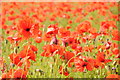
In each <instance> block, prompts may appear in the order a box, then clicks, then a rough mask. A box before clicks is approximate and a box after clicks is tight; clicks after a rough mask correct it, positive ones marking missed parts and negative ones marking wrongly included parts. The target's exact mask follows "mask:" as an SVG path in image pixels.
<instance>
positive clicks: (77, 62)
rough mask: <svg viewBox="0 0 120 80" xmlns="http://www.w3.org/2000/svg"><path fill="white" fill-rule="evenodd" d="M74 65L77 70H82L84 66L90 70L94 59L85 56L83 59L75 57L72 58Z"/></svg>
mask: <svg viewBox="0 0 120 80" xmlns="http://www.w3.org/2000/svg"><path fill="white" fill-rule="evenodd" d="M74 62H75V67H76V69H77V70H78V71H80V72H83V71H84V69H85V68H86V69H87V70H89V71H92V70H93V68H94V60H93V59H91V58H88V59H87V58H86V59H85V60H83V59H80V58H78V57H76V58H75V59H74Z"/></svg>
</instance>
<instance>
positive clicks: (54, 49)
mask: <svg viewBox="0 0 120 80" xmlns="http://www.w3.org/2000/svg"><path fill="white" fill-rule="evenodd" d="M43 49H44V51H43V52H42V53H41V54H40V55H41V56H45V57H51V56H54V55H55V54H59V55H62V54H63V50H64V49H63V48H62V47H60V46H59V45H55V44H52V45H45V46H44V47H43Z"/></svg>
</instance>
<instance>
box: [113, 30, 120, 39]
mask: <svg viewBox="0 0 120 80" xmlns="http://www.w3.org/2000/svg"><path fill="white" fill-rule="evenodd" d="M112 35H113V38H112V39H113V40H116V41H120V32H119V31H118V30H113V31H112Z"/></svg>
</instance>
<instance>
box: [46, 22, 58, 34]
mask: <svg viewBox="0 0 120 80" xmlns="http://www.w3.org/2000/svg"><path fill="white" fill-rule="evenodd" d="M57 33H58V27H57V24H55V25H50V26H48V30H47V34H57Z"/></svg>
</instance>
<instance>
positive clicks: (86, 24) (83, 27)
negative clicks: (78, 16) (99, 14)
mask: <svg viewBox="0 0 120 80" xmlns="http://www.w3.org/2000/svg"><path fill="white" fill-rule="evenodd" d="M90 28H91V23H90V22H89V21H84V22H82V23H81V24H80V25H78V26H77V27H76V30H77V32H78V33H79V34H82V33H84V32H88V31H89V29H90Z"/></svg>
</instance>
